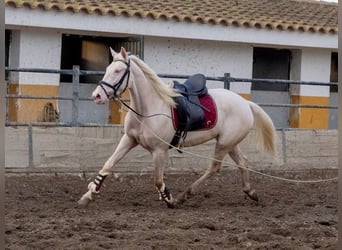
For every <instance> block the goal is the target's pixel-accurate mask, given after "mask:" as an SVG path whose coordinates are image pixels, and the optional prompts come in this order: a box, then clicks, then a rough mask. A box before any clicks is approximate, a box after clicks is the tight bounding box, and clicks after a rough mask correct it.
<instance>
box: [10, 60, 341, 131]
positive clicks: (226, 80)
mask: <svg viewBox="0 0 342 250" xmlns="http://www.w3.org/2000/svg"><path fill="white" fill-rule="evenodd" d="M5 71H8V72H27V73H46V74H60V75H72V97H65V96H37V95H18V94H7V95H6V96H5V97H6V98H8V99H9V98H16V99H50V100H66V101H71V102H72V121H71V122H66V123H65V122H64V123H63V122H21V121H6V126H29V127H31V126H68V127H69V126H70V127H74V126H91V127H96V126H114V124H98V123H79V122H78V117H79V102H80V101H92V99H91V98H81V97H80V95H79V93H80V76H89V75H103V74H104V73H105V72H104V71H87V70H80V67H79V66H73V68H72V69H60V70H57V69H41V68H9V67H6V68H5ZM158 76H159V77H161V78H171V79H187V78H188V77H189V76H190V75H174V74H158ZM206 79H207V80H210V81H218V82H222V83H223V87H224V88H225V89H230V84H231V83H232V82H250V83H269V84H272V83H273V84H274V83H278V84H279V83H280V84H293V85H313V86H338V83H337V82H314V81H296V80H279V79H250V78H237V77H231V76H230V74H229V73H225V74H224V76H222V77H211V76H207V77H206ZM258 104H259V105H260V106H269V107H289V108H320V109H337V108H338V106H327V105H303V104H279V103H258Z"/></svg>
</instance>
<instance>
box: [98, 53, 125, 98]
mask: <svg viewBox="0 0 342 250" xmlns="http://www.w3.org/2000/svg"><path fill="white" fill-rule="evenodd" d="M114 62H123V63H124V64H126V66H127V68H126V70H125V73H124V74H123V75H122V77H121V78H120V80H119V81H118V82H117V83H115V84H114V85H111V84H109V83H107V82H105V81H103V80H102V81H100V82H99V86H100V87H101V88H102V89H103V91H104V92H105V94H106V96H107V98H108V100H109V99H111V98H110V96H109V94H108V92H107V90H106V88H105V87H104V86H106V87H108V88H111V89H112V90H113V91H114V93H113V94H114V97H117V96H118V95H117V91H118V90H119V88H120V87H121V85H122V84H123V82H124V80H125V77H126V76H127V80H126V86H125V88H124V90H123V91H122V92H125V90H126V89H127V87H128V81H129V75H130V73H131V71H130V61H129V60H128V62H126V61H124V60H120V59H119V60H115V61H114Z"/></svg>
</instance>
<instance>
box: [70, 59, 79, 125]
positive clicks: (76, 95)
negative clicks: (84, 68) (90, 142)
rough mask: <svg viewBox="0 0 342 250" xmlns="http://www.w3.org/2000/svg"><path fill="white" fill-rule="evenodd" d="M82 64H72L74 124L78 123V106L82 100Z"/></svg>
mask: <svg viewBox="0 0 342 250" xmlns="http://www.w3.org/2000/svg"><path fill="white" fill-rule="evenodd" d="M79 93H80V66H79V65H74V66H72V126H77V125H78V108H79V102H80V96H79Z"/></svg>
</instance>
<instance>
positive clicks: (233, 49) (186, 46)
mask: <svg viewBox="0 0 342 250" xmlns="http://www.w3.org/2000/svg"><path fill="white" fill-rule="evenodd" d="M103 35H105V34H103ZM61 46H62V44H61V33H60V32H59V31H57V30H53V29H33V28H32V29H28V28H25V29H24V28H23V29H21V30H15V31H13V32H12V41H11V48H10V53H11V54H10V67H14V68H49V69H59V68H60V61H61ZM283 48H284V47H283ZM290 49H291V48H290ZM291 51H292V65H291V77H290V78H291V79H294V80H304V81H324V82H329V80H330V60H331V52H332V50H331V49H319V48H295V49H293V48H292V49H291ZM144 60H145V62H146V63H147V64H148V65H150V66H151V68H152V69H153V70H155V72H156V73H158V74H159V73H160V74H161V73H164V74H181V75H190V74H195V73H202V74H204V75H207V76H214V77H222V76H223V75H224V74H225V73H230V74H231V75H232V76H234V77H242V78H252V70H253V46H252V45H250V44H242V43H231V42H222V41H206V40H195V39H180V38H165V37H164V38H163V37H152V36H146V37H145V38H144ZM168 80H169V79H165V81H168ZM179 81H184V80H179ZM59 85H60V83H59V75H58V74H38V73H11V75H10V79H9V92H10V93H12V94H22V95H51V96H57V95H58V94H59V93H65V91H60V89H59ZM208 87H209V88H217V87H218V88H223V83H222V82H213V81H209V82H208ZM230 89H231V90H232V91H234V92H237V93H239V94H240V95H242V96H244V97H245V98H247V99H251V84H250V83H231V84H230ZM290 92H291V93H290V96H291V97H290V100H289V103H293V104H314V105H328V104H329V88H328V87H315V86H291V91H290ZM89 96H90V93H88V97H89ZM85 97H87V93H85ZM254 101H256V102H258V101H259V100H254ZM47 102H52V104H53V105H54V106H55V108H56V109H58V103H57V101H51V100H32V99H18V100H15V99H11V100H9V120H12V121H16V120H18V121H41V120H42V119H43V118H42V114H43V108H44V105H45V104H46V103H47ZM68 106H70V103H69V104H68ZM63 112H64V113H66V112H67V111H65V110H63ZM103 112H104V113H101V111H99V114H101V115H100V116H101V119H100V120H101V121H104V120H106V118H105V116H108V119H107V121H109V122H113V123H117V122H122V121H123V118H124V113H123V112H121V109H120V108H119V107H118V106H117V105H114V106H113V104H111V105H109V113H108V108H107V110H106V111H103ZM83 113H84V115H85V116H84V119H83V118H82V119H81V120H80V121H82V122H87V117H89V116H88V115H87V113H86V112H83ZM80 114H82V110H81V111H80ZM328 115H329V111H328V109H309V108H293V109H290V114H289V115H288V114H284V116H286V117H287V116H289V118H288V119H289V126H290V127H294V128H323V129H324V128H328V121H329V117H328ZM61 117H69V113H68V115H66V116H64V115H63V114H62V116H61ZM96 117H97V112H96V114H95V113H94V115H92V116H91V121H90V122H96V121H97V118H96ZM271 118H273V117H271ZM66 119H68V118H66ZM286 119H287V118H285V122H286ZM88 122H89V121H88Z"/></svg>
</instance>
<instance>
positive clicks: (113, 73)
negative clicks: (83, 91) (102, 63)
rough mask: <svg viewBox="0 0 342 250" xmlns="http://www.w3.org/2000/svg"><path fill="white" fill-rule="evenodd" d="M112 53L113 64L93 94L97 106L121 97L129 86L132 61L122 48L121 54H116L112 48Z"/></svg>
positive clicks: (109, 66)
mask: <svg viewBox="0 0 342 250" xmlns="http://www.w3.org/2000/svg"><path fill="white" fill-rule="evenodd" d="M110 52H111V54H112V56H113V62H112V63H111V64H109V65H108V67H107V68H106V73H105V75H104V77H103V79H102V80H101V81H100V82H99V85H98V86H97V87H96V89H95V90H94V91H93V93H92V97H93V100H94V101H95V102H96V103H97V104H104V103H105V102H107V101H108V100H110V99H112V98H114V97H116V96H119V95H120V94H121V93H123V92H124V91H125V90H126V89H127V87H128V84H129V76H130V61H129V58H128V55H127V52H126V50H125V49H124V48H121V51H120V53H116V52H115V51H114V50H113V49H112V48H110Z"/></svg>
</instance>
